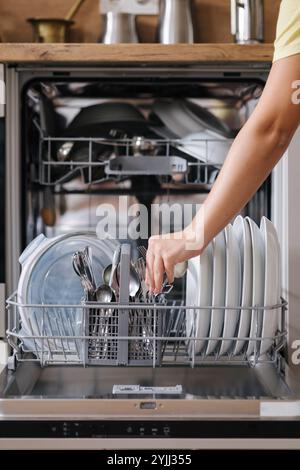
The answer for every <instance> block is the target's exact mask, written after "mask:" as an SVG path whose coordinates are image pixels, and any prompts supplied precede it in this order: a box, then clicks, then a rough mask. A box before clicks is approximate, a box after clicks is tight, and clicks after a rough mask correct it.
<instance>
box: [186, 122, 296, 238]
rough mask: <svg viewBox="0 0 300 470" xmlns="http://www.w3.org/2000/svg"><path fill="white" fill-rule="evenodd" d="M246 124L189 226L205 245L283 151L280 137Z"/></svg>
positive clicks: (258, 183)
mask: <svg viewBox="0 0 300 470" xmlns="http://www.w3.org/2000/svg"><path fill="white" fill-rule="evenodd" d="M249 124H250V125H249V126H248V125H246V126H245V127H244V128H243V129H242V131H241V132H240V133H239V135H238V136H237V138H236V140H235V141H234V143H233V145H232V147H231V149H230V152H229V154H228V156H227V159H226V162H225V164H224V166H223V168H222V171H221V172H220V175H219V177H218V179H217V181H216V183H215V184H214V187H213V188H212V190H211V192H210V194H209V195H208V197H207V199H206V201H205V203H204V204H203V206H202V209H201V211H200V212H199V213H198V214H197V215H196V217H195V219H194V221H193V224H192V227H193V230H194V231H195V232H196V231H197V233H198V235H199V230H201V231H202V234H201V238H200V239H199V242H200V247H201V245H203V247H204V246H206V244H207V243H208V242H209V241H210V240H212V238H213V237H215V236H216V235H217V234H218V233H219V232H220V230H222V229H223V228H224V227H225V226H226V225H227V224H228V223H229V222H230V221H231V220H232V218H233V217H234V216H235V215H236V214H237V213H238V212H239V211H240V210H241V209H242V208H243V207H244V206H245V205H246V204H247V202H248V201H249V200H250V199H251V197H252V196H253V194H254V193H255V192H256V191H257V189H258V188H259V187H260V186H261V184H262V183H263V182H264V181H265V179H266V178H267V177H268V175H269V174H270V172H271V171H272V169H273V167H274V166H275V165H276V163H277V162H278V160H279V159H280V158H281V156H282V155H283V153H284V151H285V150H286V147H287V144H288V142H284V144H282V145H280V143H279V136H277V135H276V134H273V135H272V136H266V134H265V133H264V132H263V131H261V130H260V129H258V128H257V127H256V126H251V123H249Z"/></svg>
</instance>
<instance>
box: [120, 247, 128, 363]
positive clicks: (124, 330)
mask: <svg viewBox="0 0 300 470" xmlns="http://www.w3.org/2000/svg"><path fill="white" fill-rule="evenodd" d="M130 263H131V246H130V245H129V244H128V243H125V244H123V245H122V246H121V254H120V290H119V302H120V304H121V305H122V304H123V305H128V304H129V283H130ZM128 326H129V310H128V309H119V325H118V330H119V336H121V337H122V336H123V337H124V336H128ZM118 363H119V364H120V365H127V364H128V341H123V340H120V341H119V348H118Z"/></svg>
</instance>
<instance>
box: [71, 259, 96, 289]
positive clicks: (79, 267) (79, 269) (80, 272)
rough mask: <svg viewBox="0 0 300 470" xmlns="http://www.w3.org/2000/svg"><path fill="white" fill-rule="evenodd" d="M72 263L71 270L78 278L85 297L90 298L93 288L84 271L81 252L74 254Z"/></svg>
mask: <svg viewBox="0 0 300 470" xmlns="http://www.w3.org/2000/svg"><path fill="white" fill-rule="evenodd" d="M72 263H73V269H74V271H75V273H76V274H77V276H78V277H79V278H80V281H81V285H82V287H83V290H84V292H85V294H86V296H87V297H88V298H90V297H91V296H93V294H94V286H93V284H92V282H91V281H90V279H89V278H88V276H87V273H86V270H85V263H84V261H83V256H82V252H81V251H77V252H76V253H74V255H73V259H72Z"/></svg>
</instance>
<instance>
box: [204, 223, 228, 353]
mask: <svg viewBox="0 0 300 470" xmlns="http://www.w3.org/2000/svg"><path fill="white" fill-rule="evenodd" d="M225 288H226V246H225V235H224V232H221V233H219V235H218V236H217V237H216V238H215V239H214V241H213V290H212V306H213V307H223V306H224V305H225ZM223 321H224V309H216V308H213V309H212V312H211V324H210V331H209V337H210V338H218V337H220V336H221V335H222V330H223ZM218 343H219V340H216V339H210V340H209V341H208V345H207V349H206V354H207V355H210V354H213V353H214V352H215V349H216V347H217V345H218Z"/></svg>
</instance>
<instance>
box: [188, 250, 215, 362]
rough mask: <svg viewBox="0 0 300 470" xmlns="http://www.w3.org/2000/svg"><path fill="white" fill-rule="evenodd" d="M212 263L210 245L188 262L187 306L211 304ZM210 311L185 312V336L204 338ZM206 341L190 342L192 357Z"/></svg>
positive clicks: (189, 348) (208, 323) (206, 333)
mask: <svg viewBox="0 0 300 470" xmlns="http://www.w3.org/2000/svg"><path fill="white" fill-rule="evenodd" d="M212 281H213V261H212V245H211V244H210V245H208V247H207V248H206V250H205V251H204V252H203V253H202V255H201V256H197V257H196V258H193V259H191V260H189V265H188V273H187V305H188V306H191V307H198V306H199V307H204V306H205V307H206V306H209V305H211V302H212ZM210 315H211V311H210V310H209V309H197V310H194V309H193V310H187V314H186V330H187V336H193V337H195V338H205V337H207V335H208V332H209V325H210ZM205 343H206V341H205V340H204V339H199V341H190V343H189V346H188V350H189V354H190V355H193V344H194V345H195V349H194V353H195V354H199V353H200V352H201V351H202V349H203V347H204V345H205Z"/></svg>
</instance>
